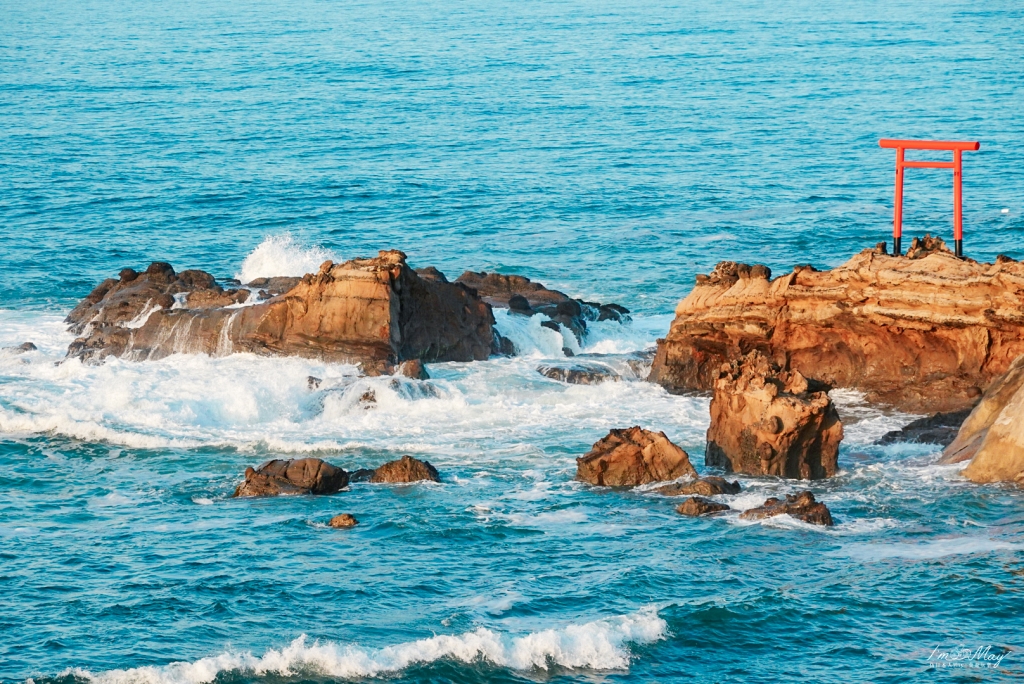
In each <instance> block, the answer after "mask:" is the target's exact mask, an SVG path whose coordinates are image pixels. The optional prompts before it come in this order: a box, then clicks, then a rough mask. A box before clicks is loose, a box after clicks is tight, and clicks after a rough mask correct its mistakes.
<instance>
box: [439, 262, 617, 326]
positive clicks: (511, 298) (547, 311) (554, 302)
mask: <svg viewBox="0 0 1024 684" xmlns="http://www.w3.org/2000/svg"><path fill="white" fill-rule="evenodd" d="M455 282H457V283H463V284H465V285H467V286H469V287H471V288H473V289H474V290H475V291H476V292H477V293H479V295H480V296H481V297H483V298H484V301H486V302H487V303H488V304H491V305H492V306H495V307H499V308H504V309H508V310H509V311H511V312H512V313H516V314H522V315H526V316H530V315H533V314H537V313H541V314H544V315H546V316H548V318H550V319H551V320H552V321H555V322H557V323H560V324H562V325H564V326H565V327H566V328H568V329H569V330H572V331H573V333H574V334H575V335H576V338H577V339H578V340H580V341H582V339H583V336H584V335H585V334H586V330H587V321H606V320H612V321H624V320H628V319H629V309H627V308H625V307H623V306H619V305H618V304H599V303H597V302H587V301H584V300H582V299H572V298H571V297H569V296H568V295H567V294H565V293H564V292H559V291H558V290H549V289H548V288H546V287H544V286H543V285H541V284H540V283H535V282H533V281H531V280H530V279H529V278H525V277H523V276H518V275H502V274H500V273H487V272H485V271H481V272H479V273H476V272H474V271H466V272H465V273H463V274H462V275H461V276H459V278H458V279H457V280H456V281H455Z"/></svg>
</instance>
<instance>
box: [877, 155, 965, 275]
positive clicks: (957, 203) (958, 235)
mask: <svg viewBox="0 0 1024 684" xmlns="http://www.w3.org/2000/svg"><path fill="white" fill-rule="evenodd" d="M878 146H879V147H885V148H889V149H892V148H895V149H896V199H895V206H894V209H893V221H892V243H893V244H892V247H893V249H892V252H893V254H895V255H897V256H899V254H900V247H901V245H900V241H901V239H902V237H903V169H905V168H908V167H909V168H915V169H953V242H954V245H955V250H956V255H957V256H958V257H962V256H963V255H964V225H963V224H964V213H963V172H962V170H961V164H960V156H961V154H962V153H963V152H964V150H967V151H971V152H973V151H975V150H977V149H978V148H979V147H981V143H979V142H976V141H955V140H890V139H888V138H882V139H881V140H879V141H878ZM904 150H946V151H950V152H952V153H953V161H951V162H937V161H934V162H933V161H906V160H905V159H904V158H903V151H904Z"/></svg>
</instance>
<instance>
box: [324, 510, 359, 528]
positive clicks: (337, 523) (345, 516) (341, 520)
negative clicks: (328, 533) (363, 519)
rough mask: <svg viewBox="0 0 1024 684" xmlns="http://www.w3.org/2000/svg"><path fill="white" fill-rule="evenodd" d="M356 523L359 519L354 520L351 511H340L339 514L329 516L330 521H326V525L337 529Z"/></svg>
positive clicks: (352, 525)
mask: <svg viewBox="0 0 1024 684" xmlns="http://www.w3.org/2000/svg"><path fill="white" fill-rule="evenodd" d="M358 524H359V521H358V520H356V517H355V516H354V515H352V514H351V513H342V514H340V515H336V516H334V517H333V518H331V519H330V521H329V522H328V523H327V525H328V526H330V527H333V528H335V529H339V530H343V529H346V528H349V527H355V526H356V525H358Z"/></svg>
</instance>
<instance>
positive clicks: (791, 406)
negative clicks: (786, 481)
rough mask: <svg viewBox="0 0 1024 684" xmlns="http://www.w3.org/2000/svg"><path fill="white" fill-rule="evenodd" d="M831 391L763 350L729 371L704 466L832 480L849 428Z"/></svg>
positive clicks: (720, 383) (722, 380) (720, 385)
mask: <svg viewBox="0 0 1024 684" xmlns="http://www.w3.org/2000/svg"><path fill="white" fill-rule="evenodd" d="M826 389H827V388H826V387H824V386H821V383H818V382H817V381H813V380H812V381H808V380H807V379H806V378H804V376H803V375H801V374H800V373H799V372H797V371H784V370H782V369H781V368H779V366H778V365H777V364H774V363H772V362H770V361H769V360H768V359H767V358H766V357H765V356H764V355H763V354H761V353H760V352H758V351H753V352H751V353H750V354H748V355H747V356H746V357H745V358H744V359H743V360H742V361H733V362H732V363H731V364H727V365H725V366H723V367H722V369H721V371H720V376H719V378H718V380H717V381H716V383H715V394H714V397H713V398H712V400H711V427H709V428H708V444H707V451H706V452H705V456H704V462H705V463H706V464H707V465H709V466H713V467H717V468H723V469H725V470H726V472H736V473H746V474H748V475H773V476H776V477H791V478H799V479H802V480H818V479H822V478H826V477H832V476H833V475H835V474H836V463H837V460H838V457H839V443H840V442H841V441H842V439H843V424H842V422H841V421H840V420H839V413H838V412H837V411H836V407H835V406H834V405H833V404H832V400H831V399H829V396H828V393H827V391H825V390H826Z"/></svg>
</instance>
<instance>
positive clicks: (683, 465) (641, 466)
mask: <svg viewBox="0 0 1024 684" xmlns="http://www.w3.org/2000/svg"><path fill="white" fill-rule="evenodd" d="M685 476H689V477H696V476H697V471H696V470H695V469H694V467H693V465H692V464H691V463H690V457H689V456H688V455H687V453H686V452H685V451H683V450H682V449H681V448H679V447H678V446H676V445H675V444H673V443H672V442H671V441H669V438H668V437H666V436H665V433H664V432H653V431H651V430H644V429H643V428H641V427H640V426H634V427H631V428H626V429H625V430H612V431H611V432H609V433H608V435H607V436H606V437H604V438H602V439H601V440H599V441H598V442H597V443H595V444H594V446H593V447H592V448H591V450H590V451H589V452H587V453H586V454H584V455H583V456H580V457H579V458H577V459H576V479H577V480H580V481H582V482H588V483H590V484H593V485H599V486H604V487H635V486H637V485H642V484H650V483H652V482H663V481H666V480H676V479H678V478H681V477H685Z"/></svg>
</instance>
